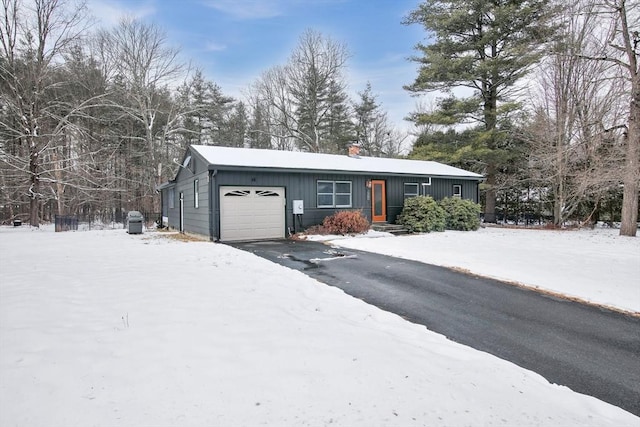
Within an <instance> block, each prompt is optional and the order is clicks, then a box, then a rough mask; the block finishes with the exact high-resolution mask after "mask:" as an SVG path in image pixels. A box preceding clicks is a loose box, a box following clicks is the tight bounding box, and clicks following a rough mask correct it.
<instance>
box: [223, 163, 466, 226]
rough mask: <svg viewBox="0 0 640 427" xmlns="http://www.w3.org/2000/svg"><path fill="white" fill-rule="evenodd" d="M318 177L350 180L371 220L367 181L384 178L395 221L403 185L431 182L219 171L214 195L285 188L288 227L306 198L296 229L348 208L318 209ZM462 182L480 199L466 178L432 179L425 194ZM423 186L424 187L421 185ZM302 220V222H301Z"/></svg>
mask: <svg viewBox="0 0 640 427" xmlns="http://www.w3.org/2000/svg"><path fill="white" fill-rule="evenodd" d="M318 180H328V181H351V183H352V184H351V185H352V187H351V188H352V207H351V209H354V210H355V209H360V210H362V212H363V214H364V215H365V216H366V217H367V219H368V220H369V221H371V189H370V188H368V187H367V181H370V180H384V181H385V183H386V195H387V222H389V223H393V222H395V220H396V217H397V215H398V214H399V213H400V212H401V211H402V207H403V204H404V184H405V183H418V184H422V183H423V182H427V181H428V177H425V176H382V175H351V174H329V173H293V172H252V171H241V170H238V171H217V173H216V176H215V188H213V197H214V198H217V194H218V193H219V191H218V188H219V187H220V186H225V185H239V186H252V187H259V186H264V187H284V188H285V195H286V212H285V217H286V228H287V231H291V232H293V231H294V215H293V200H303V201H304V215H302V216H301V217H299V218H296V220H295V221H296V222H295V231H300V229H301V228H302V229H304V228H307V227H309V226H312V225H317V224H321V223H322V221H323V219H324V218H325V217H326V216H329V215H332V214H334V213H335V212H337V211H341V210H346V209H345V208H318V207H317V194H316V185H317V181H318ZM454 185H461V188H462V197H463V198H465V199H470V200H473V201H474V202H476V203H477V202H478V182H477V181H475V180H473V181H470V180H464V179H443V178H436V177H433V178H431V185H430V186H427V187H425V189H426V195H430V196H432V197H433V198H435V199H436V200H440V199H443V198H445V197H450V196H452V195H453V186H454ZM420 188H422V186H420ZM218 202H219V201H217V200H216V201H215V204H214V206H213V209H212V214H213V217H212V227H213V230H214V233H213V234H214V235H215V236H216V237H217V236H219V235H220V234H219V232H220V229H219V227H220V209H219V206H217V203H218ZM300 221H301V223H300Z"/></svg>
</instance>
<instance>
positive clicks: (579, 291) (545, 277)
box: [322, 227, 640, 313]
mask: <svg viewBox="0 0 640 427" xmlns="http://www.w3.org/2000/svg"><path fill="white" fill-rule="evenodd" d="M618 233H619V230H615V229H603V228H600V229H594V230H589V229H582V230H537V229H512V228H490V227H487V228H481V229H479V230H478V231H475V232H462V231H446V232H444V233H428V234H419V235H409V236H400V237H393V236H389V235H388V234H378V235H377V236H379V238H377V239H363V238H339V237H337V236H333V237H331V236H323V237H322V239H323V240H332V241H331V243H333V244H335V245H339V246H342V247H346V248H351V249H361V250H365V251H370V252H377V253H382V254H387V255H393V256H397V257H401V258H405V259H411V260H414V261H421V262H426V263H429V264H435V265H441V266H445V267H455V268H460V269H463V270H467V271H470V272H472V273H475V274H479V275H482V276H487V277H493V278H497V279H502V280H508V281H514V282H518V283H521V284H524V285H528V286H532V287H536V288H541V289H545V290H549V291H553V292H558V293H561V294H564V295H567V296H570V297H577V298H579V299H582V300H585V301H590V302H593V303H597V304H602V305H606V306H611V307H616V308H619V309H622V310H625V311H631V312H637V313H640V238H633V237H623V236H619V235H618Z"/></svg>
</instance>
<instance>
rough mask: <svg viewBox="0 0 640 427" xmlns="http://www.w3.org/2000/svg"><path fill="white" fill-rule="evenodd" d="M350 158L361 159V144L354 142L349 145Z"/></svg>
mask: <svg viewBox="0 0 640 427" xmlns="http://www.w3.org/2000/svg"><path fill="white" fill-rule="evenodd" d="M349 157H360V144H358V143H357V142H354V143H353V144H351V145H349Z"/></svg>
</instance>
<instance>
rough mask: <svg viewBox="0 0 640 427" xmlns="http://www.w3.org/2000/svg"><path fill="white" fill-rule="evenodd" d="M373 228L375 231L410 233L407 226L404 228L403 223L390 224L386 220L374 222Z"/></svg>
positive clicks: (397, 234)
mask: <svg viewBox="0 0 640 427" xmlns="http://www.w3.org/2000/svg"><path fill="white" fill-rule="evenodd" d="M371 229H372V230H375V231H383V232H386V233H391V234H393V235H396V236H399V235H402V234H408V233H409V231H408V230H407V229H406V228H404V227H403V226H402V225H398V224H388V223H386V222H384V223H380V222H377V223H376V222H374V223H373V224H371Z"/></svg>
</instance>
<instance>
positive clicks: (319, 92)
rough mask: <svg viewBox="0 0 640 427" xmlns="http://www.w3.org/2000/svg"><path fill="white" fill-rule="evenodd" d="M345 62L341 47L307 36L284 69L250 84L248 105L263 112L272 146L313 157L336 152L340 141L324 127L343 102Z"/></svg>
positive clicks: (312, 34)
mask: <svg viewBox="0 0 640 427" xmlns="http://www.w3.org/2000/svg"><path fill="white" fill-rule="evenodd" d="M348 56H349V55H348V53H347V49H346V47H345V46H344V45H342V44H341V43H338V42H335V41H333V40H331V39H330V38H327V37H324V36H323V35H322V34H320V33H318V32H315V31H311V30H309V31H306V32H305V33H304V34H303V35H302V36H301V37H300V41H299V43H298V46H297V47H296V48H295V49H294V51H293V53H292V54H291V57H290V58H289V61H288V63H287V64H286V65H285V66H276V67H273V68H271V69H270V70H268V71H266V72H265V73H263V74H262V76H261V77H260V79H258V81H256V82H255V83H254V84H253V86H252V90H251V92H252V93H251V98H252V102H250V105H256V104H258V105H261V106H263V107H265V112H266V113H267V115H268V122H269V132H271V136H272V137H273V138H274V139H275V140H276V144H275V145H276V146H282V147H287V146H289V145H290V142H291V141H292V140H293V141H294V142H296V143H297V145H298V147H299V148H301V149H304V150H307V151H311V152H332V151H335V150H336V147H338V146H339V143H338V140H339V139H340V137H342V135H336V134H335V132H336V129H335V127H333V128H332V127H331V126H330V125H329V124H328V123H329V122H330V120H331V118H332V117H331V116H332V112H335V108H336V103H335V101H336V100H337V99H340V98H343V99H346V96H344V97H342V96H340V94H343V93H344V91H345V80H344V76H343V72H344V68H345V67H346V62H347V59H348ZM334 124H335V122H334ZM329 129H332V130H329Z"/></svg>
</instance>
